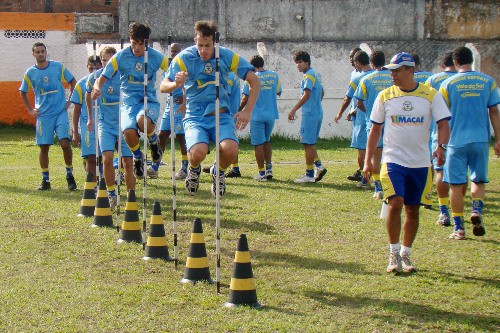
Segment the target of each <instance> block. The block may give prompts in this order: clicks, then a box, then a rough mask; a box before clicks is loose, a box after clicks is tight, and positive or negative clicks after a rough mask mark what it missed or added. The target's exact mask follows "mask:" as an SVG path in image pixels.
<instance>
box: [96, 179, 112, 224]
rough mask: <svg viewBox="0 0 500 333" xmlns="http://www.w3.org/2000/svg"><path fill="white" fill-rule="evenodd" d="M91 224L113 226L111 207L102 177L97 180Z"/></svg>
mask: <svg viewBox="0 0 500 333" xmlns="http://www.w3.org/2000/svg"><path fill="white" fill-rule="evenodd" d="M92 226H93V227H113V216H112V215H111V208H109V199H108V191H107V190H106V182H105V181H104V178H101V179H100V180H99V189H98V190H97V198H96V203H95V209H94V222H93V223H92Z"/></svg>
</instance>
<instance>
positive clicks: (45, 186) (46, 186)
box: [38, 179, 50, 191]
mask: <svg viewBox="0 0 500 333" xmlns="http://www.w3.org/2000/svg"><path fill="white" fill-rule="evenodd" d="M48 190H50V182H48V181H46V180H45V179H42V183H41V184H40V186H38V191H48Z"/></svg>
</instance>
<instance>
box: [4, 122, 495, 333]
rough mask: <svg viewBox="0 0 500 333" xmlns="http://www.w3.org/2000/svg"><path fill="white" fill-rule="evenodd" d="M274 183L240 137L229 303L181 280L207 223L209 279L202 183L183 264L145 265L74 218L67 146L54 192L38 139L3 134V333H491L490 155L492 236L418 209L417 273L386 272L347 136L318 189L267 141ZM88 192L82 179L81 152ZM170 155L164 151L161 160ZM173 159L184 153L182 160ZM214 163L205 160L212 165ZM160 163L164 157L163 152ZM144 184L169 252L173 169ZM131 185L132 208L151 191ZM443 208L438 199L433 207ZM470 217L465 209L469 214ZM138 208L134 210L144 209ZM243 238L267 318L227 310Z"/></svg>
mask: <svg viewBox="0 0 500 333" xmlns="http://www.w3.org/2000/svg"><path fill="white" fill-rule="evenodd" d="M273 147H274V156H273V159H274V174H275V178H276V180H274V181H272V182H269V183H264V184H262V183H258V182H256V181H254V180H253V179H252V176H253V175H255V174H256V172H257V168H256V165H255V160H254V157H253V149H252V147H251V146H250V145H249V144H248V142H243V143H242V146H241V153H240V165H241V169H242V172H243V177H242V178H239V179H228V181H227V183H228V187H227V194H226V196H225V197H224V198H223V200H222V203H221V226H222V229H221V267H222V269H221V284H222V288H221V294H220V295H218V294H217V293H216V288H215V285H208V284H204V283H202V284H197V285H195V286H192V285H182V284H180V283H179V280H180V279H181V278H182V276H183V272H184V265H185V260H186V257H187V254H188V246H189V239H190V235H191V229H192V221H193V219H194V218H197V217H199V218H201V219H202V221H203V228H204V235H205V241H206V247H207V252H208V259H209V263H210V271H211V273H212V276H213V277H214V279H215V202H214V199H213V198H212V197H211V195H210V193H209V188H210V181H209V177H208V176H207V175H204V176H203V177H202V182H201V185H200V190H199V192H198V194H197V195H196V196H194V197H191V196H189V195H187V194H186V192H185V190H184V188H183V184H182V183H177V185H178V193H177V206H178V208H177V211H178V221H179V258H180V260H181V262H180V265H179V269H178V270H175V269H174V264H173V263H170V262H163V261H159V260H152V261H148V262H145V261H143V260H142V259H141V258H142V256H143V255H144V252H143V250H142V246H140V245H137V244H117V243H116V240H117V239H118V234H117V232H116V231H115V230H112V229H100V228H91V227H90V225H91V223H92V220H91V219H82V218H77V217H76V215H77V213H78V211H79V207H80V199H81V196H82V191H81V190H79V191H77V192H74V193H70V192H69V191H68V190H67V189H66V184H65V179H64V165H63V159H62V154H61V150H60V149H59V147H58V146H53V147H52V149H51V151H50V161H51V183H52V191H50V192H38V191H36V190H35V188H36V186H37V185H38V184H39V182H40V172H39V166H38V158H37V156H38V148H37V147H36V146H35V145H34V133H33V130H30V129H26V128H14V129H10V128H7V127H2V128H1V129H0V170H1V172H0V196H1V198H2V201H1V204H0V230H2V235H3V237H2V241H1V242H0V281H1V284H0V318H1V319H0V331H1V332H83V331H85V332H139V331H144V332H497V331H499V330H500V319H499V316H498V314H499V312H500V311H499V305H498V304H500V293H499V287H500V279H499V270H498V258H499V241H500V237H499V233H500V225H499V219H498V217H499V216H500V182H499V181H498V179H499V178H500V162H499V160H498V159H497V158H496V157H495V156H494V155H492V156H491V157H490V180H491V182H490V183H489V184H488V185H487V199H486V208H485V214H484V218H485V222H486V228H487V234H486V236H484V237H481V238H479V237H474V236H473V235H472V232H471V226H470V224H467V226H466V228H467V235H468V238H467V240H465V241H452V240H449V239H448V235H449V233H450V232H451V228H443V227H439V226H436V225H435V223H434V221H435V220H436V218H437V215H438V211H437V210H436V209H434V210H425V209H423V210H421V218H420V222H421V223H420V230H419V233H418V236H417V240H416V241H415V244H414V246H413V252H412V254H413V255H412V258H413V261H414V264H416V266H417V267H418V268H419V272H418V273H416V274H414V275H410V276H408V275H401V276H394V275H388V274H386V273H385V266H386V264H387V252H388V244H387V237H386V232H385V225H384V222H383V221H382V220H380V219H379V218H378V215H379V210H380V203H379V202H376V201H375V200H373V199H372V198H371V192H366V191H360V190H357V189H356V188H355V187H354V183H352V182H349V181H347V180H346V176H347V175H349V174H351V173H352V172H353V171H354V169H355V166H356V152H355V151H354V150H352V149H349V148H348V147H349V144H348V142H347V141H341V140H321V141H320V142H319V143H318V147H319V155H320V157H321V158H322V160H323V161H324V164H325V166H326V167H327V168H328V174H327V175H326V176H325V178H324V181H322V182H321V183H317V184H306V185H302V186H301V185H297V184H294V183H293V181H292V180H293V179H294V178H295V177H297V176H299V175H300V174H302V173H303V169H304V164H303V151H302V149H301V147H300V145H299V144H298V142H297V141H290V140H285V139H283V138H282V139H280V138H275V139H274V140H273ZM74 154H75V159H74V161H75V162H74V165H75V175H76V178H77V183H78V185H79V188H80V189H81V188H82V186H83V183H84V172H83V169H82V166H81V163H80V158H79V154H80V151H79V150H77V149H75V150H74ZM167 154H169V153H168V152H167ZM176 157H177V159H179V156H178V155H177V156H176ZM213 158H214V154H213V153H212V154H210V155H209V156H208V158H207V161H206V162H207V164H208V163H210V162H212V160H213ZM165 160H169V158H166V159H165ZM160 172H161V175H160V179H158V180H152V181H149V182H148V187H147V193H148V207H147V211H148V220H149V216H150V214H151V207H152V202H153V201H155V200H157V201H159V202H160V203H161V205H162V213H163V218H164V221H165V227H166V231H167V237H168V241H169V250H170V254H171V255H173V241H172V240H173V236H172V212H171V193H172V187H171V181H170V180H169V175H170V172H171V171H170V169H169V167H163V168H162V169H160ZM141 184H142V182H141V183H140V184H138V187H137V195H138V203H139V206H140V210H141V206H142V198H141V195H142V189H141V186H142V185H141ZM436 205H437V204H436ZM469 210H470V203H467V206H466V212H469ZM139 213H140V214H141V212H139ZM242 233H245V234H246V235H247V237H248V242H249V247H250V252H251V259H252V267H253V274H254V277H255V282H256V285H257V295H258V299H259V302H260V303H262V304H263V305H264V307H263V309H261V310H255V309H251V308H247V307H243V308H238V309H226V308H224V307H222V305H223V304H224V302H226V301H227V300H228V292H229V281H230V278H231V274H232V268H233V259H234V251H235V249H236V244H237V239H238V236H239V235H240V234H242Z"/></svg>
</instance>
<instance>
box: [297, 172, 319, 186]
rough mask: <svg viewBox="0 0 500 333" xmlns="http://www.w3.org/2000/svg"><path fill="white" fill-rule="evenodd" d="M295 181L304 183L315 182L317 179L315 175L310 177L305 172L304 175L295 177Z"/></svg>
mask: <svg viewBox="0 0 500 333" xmlns="http://www.w3.org/2000/svg"><path fill="white" fill-rule="evenodd" d="M294 182H295V183H297V184H303V183H314V182H316V180H315V179H314V177H309V176H308V175H306V174H303V175H302V177H300V178H297V179H294Z"/></svg>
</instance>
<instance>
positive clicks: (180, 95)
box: [147, 43, 188, 179]
mask: <svg viewBox="0 0 500 333" xmlns="http://www.w3.org/2000/svg"><path fill="white" fill-rule="evenodd" d="M181 50H182V49H181V46H180V45H179V44H178V43H172V44H171V45H170V57H171V58H172V59H173V58H174V57H175V56H176V55H177V54H179V52H181ZM172 98H173V100H174V105H173V109H174V134H175V139H176V140H177V142H178V143H179V147H180V150H181V158H182V162H181V168H180V169H179V171H178V172H177V174H176V175H175V179H185V178H186V176H187V167H188V157H187V149H186V137H185V134H184V127H183V126H182V118H184V114H185V113H186V100H185V96H184V88H183V87H179V88H177V89H176V90H174V92H173V93H172ZM170 108H171V106H170V97H168V102H167V106H166V107H165V112H164V113H163V117H162V118H161V125H160V133H159V134H158V137H159V139H160V146H161V150H162V151H165V147H166V144H167V139H168V138H169V137H170ZM159 167H160V162H157V163H156V162H154V163H153V164H152V165H151V166H150V167H149V168H148V171H147V173H148V177H149V178H153V179H155V178H158V168H159Z"/></svg>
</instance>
